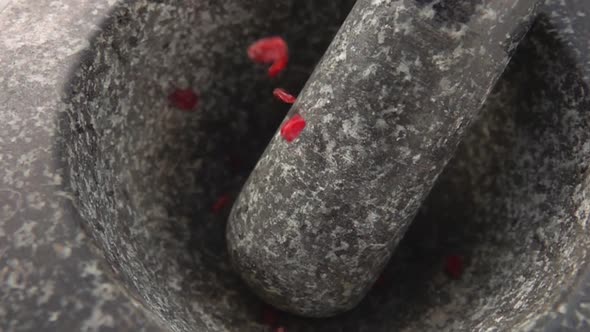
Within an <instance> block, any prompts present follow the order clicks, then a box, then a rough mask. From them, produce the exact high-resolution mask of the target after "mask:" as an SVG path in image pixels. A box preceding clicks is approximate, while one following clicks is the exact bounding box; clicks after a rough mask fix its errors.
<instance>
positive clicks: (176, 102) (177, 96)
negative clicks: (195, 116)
mask: <svg viewBox="0 0 590 332" xmlns="http://www.w3.org/2000/svg"><path fill="white" fill-rule="evenodd" d="M168 100H169V101H170V103H171V104H172V106H174V107H176V108H178V109H180V110H183V111H191V110H192V109H194V108H195V106H197V104H198V102H199V96H198V95H197V94H196V93H195V92H194V91H193V90H191V89H176V90H174V92H172V93H171V94H170V95H169V96H168Z"/></svg>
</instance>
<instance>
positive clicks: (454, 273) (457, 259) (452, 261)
mask: <svg viewBox="0 0 590 332" xmlns="http://www.w3.org/2000/svg"><path fill="white" fill-rule="evenodd" d="M463 269H464V262H463V257H461V256H459V255H449V256H447V257H446V258H445V272H446V273H447V275H448V276H449V277H451V278H452V279H455V280H457V279H460V278H461V276H462V275H463Z"/></svg>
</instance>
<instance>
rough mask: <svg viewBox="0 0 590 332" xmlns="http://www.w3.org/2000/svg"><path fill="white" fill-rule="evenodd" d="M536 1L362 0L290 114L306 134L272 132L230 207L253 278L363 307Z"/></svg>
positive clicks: (294, 297)
mask: <svg viewBox="0 0 590 332" xmlns="http://www.w3.org/2000/svg"><path fill="white" fill-rule="evenodd" d="M508 3H509V4H510V6H507V4H508ZM536 5H537V2H536V1H530V0H525V1H515V0H510V1H493V2H488V1H479V0H477V1H414V0H406V1H404V0H399V1H372V0H360V1H358V2H357V4H356V5H355V7H354V9H353V10H352V12H351V14H350V15H349V16H348V18H347V20H346V22H345V23H344V25H343V27H342V29H341V30H340V31H339V33H338V35H337V36H336V38H335V39H334V42H333V43H332V44H331V45H330V48H329V49H328V51H327V53H326V55H325V56H324V57H323V59H322V61H321V62H320V64H319V65H318V66H317V68H316V69H315V71H314V73H313V75H312V76H311V78H310V80H309V81H308V83H307V84H306V87H305V88H304V89H303V91H302V93H301V94H300V96H299V98H298V102H297V103H296V104H295V105H294V107H293V108H292V109H291V111H290V115H289V116H292V114H295V113H298V114H301V115H302V116H303V117H304V118H305V119H306V120H307V127H306V128H305V131H304V132H303V133H302V134H301V136H300V138H299V139H298V140H297V141H296V142H294V143H291V144H290V143H288V142H286V141H285V140H283V139H282V138H281V136H280V135H278V134H277V135H275V138H274V139H273V141H272V142H271V143H270V145H269V147H268V148H267V150H266V151H265V153H264V155H263V156H262V158H261V160H260V161H259V162H258V164H257V165H256V168H255V169H254V171H253V172H252V174H251V175H250V177H249V179H248V181H247V183H246V185H245V187H244V189H243V191H242V192H241V194H240V196H239V198H238V199H237V201H236V204H235V205H234V208H233V210H232V213H231V215H230V220H229V224H228V231H227V240H228V246H229V252H230V256H231V259H232V262H233V264H234V266H235V267H236V269H237V270H238V272H239V273H240V275H241V276H242V277H243V278H244V280H245V281H246V283H247V284H249V285H250V286H251V287H252V288H253V290H254V291H255V292H256V293H257V294H259V295H260V296H261V297H262V298H263V299H265V300H266V301H268V302H269V303H271V304H273V305H275V306H277V307H278V308H281V309H283V310H286V311H289V312H293V313H297V314H301V315H305V316H312V317H324V316H331V315H334V314H337V313H341V312H343V311H346V310H349V309H351V308H352V307H353V306H355V305H356V304H357V303H358V302H359V301H360V300H361V299H362V297H363V296H364V295H365V294H366V293H367V292H368V291H369V289H370V287H371V285H372V283H373V282H374V281H375V280H376V279H377V277H378V276H379V274H380V273H381V271H382V269H383V268H384V266H385V264H386V263H387V262H388V260H389V258H390V256H391V254H392V252H393V251H394V249H395V247H396V246H397V244H398V242H399V240H400V239H401V238H402V236H403V235H404V233H405V231H406V229H407V227H408V225H409V223H410V222H411V221H412V219H413V218H414V216H415V215H416V212H417V211H418V208H419V207H420V205H421V203H422V201H423V199H424V198H425V197H426V195H427V194H428V192H429V191H430V189H431V188H432V186H433V184H434V181H435V180H436V178H437V176H438V175H439V174H440V172H441V171H442V170H443V167H444V166H445V165H446V163H447V162H448V161H449V159H450V158H451V157H452V155H453V152H454V151H455V149H456V147H457V144H458V143H459V140H460V139H461V137H462V135H463V132H464V131H465V128H466V127H467V126H468V125H469V124H470V123H471V120H472V119H473V118H475V117H476V115H477V114H478V111H479V110H480V109H481V106H482V104H483V102H484V101H485V99H486V97H487V95H488V93H489V91H490V90H491V88H492V87H493V85H494V83H495V82H496V80H497V78H498V77H499V76H500V74H501V73H502V72H503V71H504V69H505V67H506V65H507V64H508V61H509V59H510V55H511V54H512V53H513V50H514V47H515V45H516V44H518V42H519V41H520V39H521V38H522V37H523V36H524V34H525V33H526V31H528V29H529V27H530V24H531V22H532V17H533V14H534V10H535V7H536ZM499 22H502V23H499Z"/></svg>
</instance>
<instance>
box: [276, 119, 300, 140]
mask: <svg viewBox="0 0 590 332" xmlns="http://www.w3.org/2000/svg"><path fill="white" fill-rule="evenodd" d="M303 128H305V119H303V117H301V115H299V114H295V116H293V117H292V118H291V119H289V120H287V122H285V124H284V125H283V126H282V127H281V136H283V138H284V139H285V141H287V142H293V141H294V140H295V139H296V138H297V137H299V134H301V132H302V131H303Z"/></svg>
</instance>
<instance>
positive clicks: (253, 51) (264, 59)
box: [248, 37, 289, 78]
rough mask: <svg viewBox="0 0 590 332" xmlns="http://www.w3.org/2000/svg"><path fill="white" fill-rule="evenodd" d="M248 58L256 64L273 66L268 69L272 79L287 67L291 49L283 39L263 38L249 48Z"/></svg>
mask: <svg viewBox="0 0 590 332" xmlns="http://www.w3.org/2000/svg"><path fill="white" fill-rule="evenodd" d="M248 57H249V58H250V60H252V61H254V62H256V63H261V64H269V63H270V64H272V65H271V67H270V68H269V69H268V76H270V77H271V78H272V77H276V76H277V75H278V74H279V73H280V72H281V71H283V70H284V69H285V68H286V67H287V63H288V62H289V48H288V47H287V43H286V42H285V40H284V39H283V38H281V37H267V38H262V39H259V40H258V41H256V42H254V43H253V44H252V45H250V47H248Z"/></svg>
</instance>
